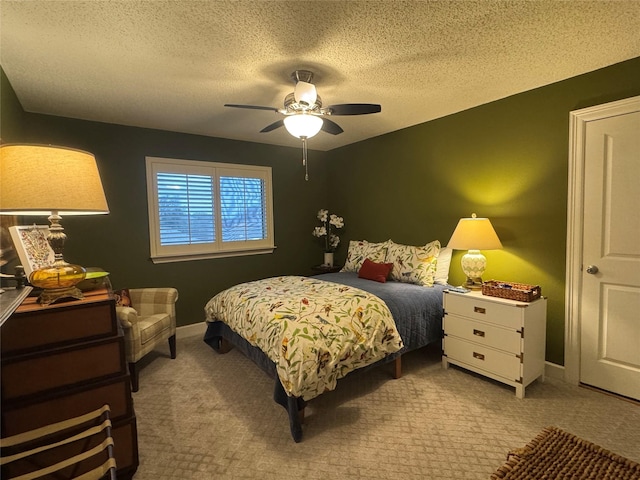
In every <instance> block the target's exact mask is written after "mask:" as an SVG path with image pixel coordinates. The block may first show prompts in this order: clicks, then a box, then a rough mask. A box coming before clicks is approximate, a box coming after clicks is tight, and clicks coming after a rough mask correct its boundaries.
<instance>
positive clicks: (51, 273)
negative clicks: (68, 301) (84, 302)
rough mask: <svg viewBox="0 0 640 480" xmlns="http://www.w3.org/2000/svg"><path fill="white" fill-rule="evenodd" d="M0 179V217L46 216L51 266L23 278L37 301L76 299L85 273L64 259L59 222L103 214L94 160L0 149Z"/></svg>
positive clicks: (55, 150)
mask: <svg viewBox="0 0 640 480" xmlns="http://www.w3.org/2000/svg"><path fill="white" fill-rule="evenodd" d="M0 178H1V180H0V214H5V215H20V216H22V215H34V216H37V215H39V216H43V215H47V216H48V218H49V222H50V226H49V234H48V236H47V240H48V242H49V244H50V245H51V249H52V250H53V252H54V262H53V264H52V265H49V266H47V267H44V268H41V269H39V270H35V271H34V272H32V273H31V275H30V276H29V282H30V283H31V284H32V285H33V286H34V287H39V288H42V289H43V291H42V293H41V295H40V297H39V299H38V300H39V302H40V303H41V304H44V305H48V304H50V303H53V302H55V301H56V300H58V299H61V298H65V297H73V298H78V299H80V298H82V292H81V291H80V290H79V289H78V288H77V287H76V285H77V284H78V283H79V282H81V281H82V280H83V279H84V278H85V273H86V271H85V269H84V268H83V267H81V266H80V265H73V264H70V263H67V262H66V261H65V260H64V258H63V250H64V243H65V240H66V238H67V236H66V235H65V233H64V229H63V228H62V226H61V225H60V220H61V218H62V216H67V215H95V214H106V213H109V207H108V205H107V200H106V198H105V195H104V190H103V189H102V182H101V180H100V173H99V172H98V166H97V164H96V160H95V158H94V156H93V155H92V154H90V153H87V152H83V151H81V150H74V149H71V148H65V147H56V146H49V145H12V144H11V145H1V146H0Z"/></svg>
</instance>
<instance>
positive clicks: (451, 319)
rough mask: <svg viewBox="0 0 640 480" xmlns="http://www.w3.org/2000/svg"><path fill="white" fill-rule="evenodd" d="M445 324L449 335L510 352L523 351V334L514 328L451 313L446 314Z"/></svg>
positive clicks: (446, 332)
mask: <svg viewBox="0 0 640 480" xmlns="http://www.w3.org/2000/svg"><path fill="white" fill-rule="evenodd" d="M443 326H444V327H443V328H444V334H445V335H448V336H453V337H459V338H462V339H464V340H468V341H470V342H474V343H478V344H480V345H483V346H488V347H493V348H497V349H499V350H506V351H507V352H509V353H514V354H520V352H521V351H522V350H521V349H522V336H521V335H520V333H519V332H517V331H516V330H513V329H507V328H502V327H498V326H496V325H491V324H489V323H484V322H480V321H477V320H471V319H468V318H465V317H459V316H457V315H451V314H449V313H447V314H446V315H445V316H444V319H443Z"/></svg>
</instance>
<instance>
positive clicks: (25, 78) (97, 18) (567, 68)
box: [0, 0, 640, 150]
mask: <svg viewBox="0 0 640 480" xmlns="http://www.w3.org/2000/svg"><path fill="white" fill-rule="evenodd" d="M0 15H1V24H0V27H1V37H0V42H1V43H0V54H1V56H0V63H1V65H2V67H3V69H4V70H5V73H6V74H7V76H8V78H9V81H10V82H11V84H12V86H13V88H14V89H15V91H16V94H17V95H18V98H19V100H20V102H21V103H22V106H23V107H24V109H25V110H27V111H29V112H36V113H44V114H52V115H59V116H64V117H72V118H80V119H86V120H95V121H100V122H107V123H117V124H123V125H132V126H139V127H148V128H157V129H163V130H171V131H177V132H187V133H195V134H201V135H209V136H214V137H224V138H232V139H239V140H248V141H255V142H262V143H272V144H277V145H290V146H298V145H299V140H297V139H294V138H293V137H291V136H290V135H288V134H287V132H286V130H285V129H284V128H280V129H277V130H275V131H273V132H270V133H259V131H260V130H261V129H262V128H263V127H265V126H266V125H268V124H270V123H272V122H274V121H276V120H278V119H279V118H281V117H279V116H278V115H277V114H276V113H274V112H269V111H259V110H244V109H242V110H240V109H231V108H225V107H223V104H225V103H240V104H253V105H264V106H273V107H282V105H283V100H284V97H285V95H286V94H288V93H290V92H292V91H293V82H292V81H291V79H290V74H291V72H293V71H294V70H296V69H309V70H312V71H313V72H314V73H315V78H314V83H315V84H316V86H317V89H318V93H319V94H320V95H321V97H322V100H323V103H324V104H325V105H330V104H338V103H379V104H381V105H382V112H381V113H377V114H372V115H362V116H349V117H346V116H340V117H333V118H332V119H333V120H334V121H335V122H336V123H338V124H339V125H340V126H341V127H342V128H343V129H344V133H342V134H340V135H336V136H333V135H329V134H327V133H324V132H321V133H319V134H318V135H317V136H316V137H314V138H313V139H311V140H310V141H309V148H311V149H317V150H330V149H332V148H336V147H340V146H342V145H347V144H350V143H353V142H357V141H360V140H364V139H366V138H370V137H374V136H377V135H381V134H384V133H387V132H391V131H394V130H398V129H401V128H404V127H408V126H411V125H415V124H418V123H422V122H425V121H428V120H432V119H434V118H438V117H442V116H445V115H448V114H451V113H454V112H458V111H461V110H465V109H467V108H470V107H473V106H476V105H480V104H483V103H487V102H491V101H493V100H496V99H499V98H504V97H506V96H509V95H513V94H515V93H518V92H522V91H525V90H530V89H532V88H536V87H539V86H542V85H547V84H549V83H553V82H556V81H559V80H563V79H565V78H569V77H572V76H575V75H579V74H581V73H585V72H589V71H592V70H596V69H598V68H602V67H605V66H607V65H611V64H614V63H618V62H621V61H624V60H627V59H630V58H634V57H638V56H640V35H639V33H638V32H639V31H640V1H636V0H634V1H623V0H620V1H547V0H540V1H521V0H518V1H494V0H481V1H452V0H448V1H419V2H416V1H412V2H401V1H346V0H340V1H335V2H334V1H188V0H182V1H160V0H156V1H136V0H128V1H127V0H124V1H100V0H94V1H53V0H50V1H42V0H28V1H27V0H21V1H12V0H1V1H0Z"/></svg>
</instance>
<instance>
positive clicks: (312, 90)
mask: <svg viewBox="0 0 640 480" xmlns="http://www.w3.org/2000/svg"><path fill="white" fill-rule="evenodd" d="M293 96H294V98H295V99H296V102H298V103H302V104H306V105H308V106H310V107H312V106H313V105H315V104H316V99H317V98H318V94H317V93H316V86H315V85H314V84H313V83H308V82H302V81H299V82H298V83H296V88H295V90H294V92H293Z"/></svg>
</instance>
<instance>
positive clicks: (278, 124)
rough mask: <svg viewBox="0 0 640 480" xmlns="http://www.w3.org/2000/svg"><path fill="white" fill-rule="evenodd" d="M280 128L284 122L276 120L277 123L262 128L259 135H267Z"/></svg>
mask: <svg viewBox="0 0 640 480" xmlns="http://www.w3.org/2000/svg"><path fill="white" fill-rule="evenodd" d="M282 126H284V120H278V121H277V122H273V123H272V124H271V125H267V126H266V127H264V128H263V129H262V130H260V133H267V132H270V131H272V130H275V129H276V128H280V127H282Z"/></svg>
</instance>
